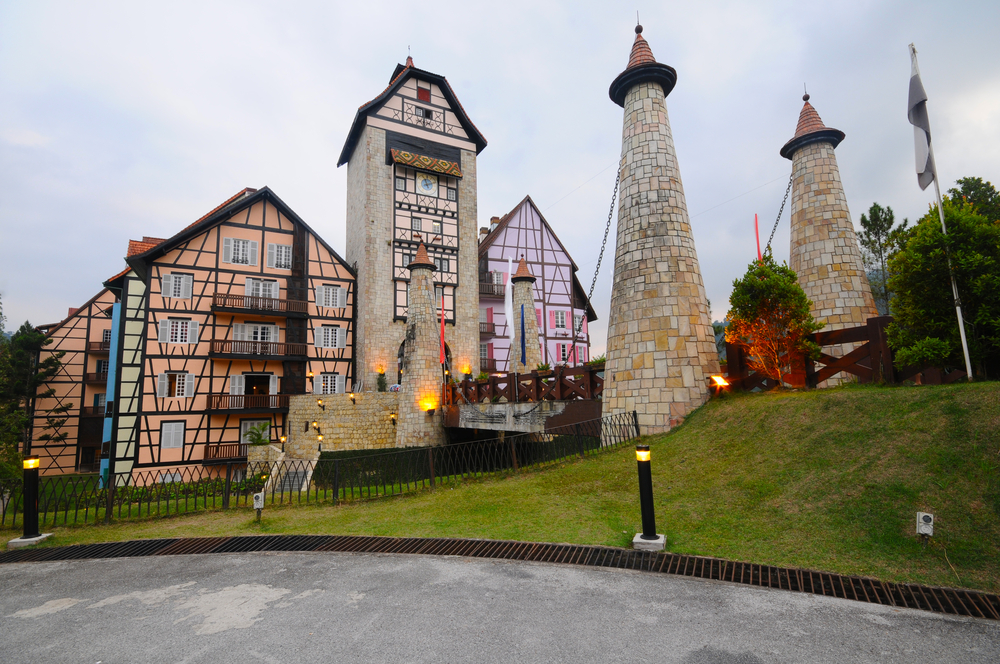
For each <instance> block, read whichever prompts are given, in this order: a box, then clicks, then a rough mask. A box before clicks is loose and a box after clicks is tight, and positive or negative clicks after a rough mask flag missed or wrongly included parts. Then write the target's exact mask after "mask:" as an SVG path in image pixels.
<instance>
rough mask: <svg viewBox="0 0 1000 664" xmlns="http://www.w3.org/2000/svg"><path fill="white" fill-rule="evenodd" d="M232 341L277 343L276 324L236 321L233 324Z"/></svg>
mask: <svg viewBox="0 0 1000 664" xmlns="http://www.w3.org/2000/svg"><path fill="white" fill-rule="evenodd" d="M233 341H262V342H275V343H277V341H278V326H277V325H273V324H270V323H238V324H236V325H233ZM240 352H243V351H240Z"/></svg>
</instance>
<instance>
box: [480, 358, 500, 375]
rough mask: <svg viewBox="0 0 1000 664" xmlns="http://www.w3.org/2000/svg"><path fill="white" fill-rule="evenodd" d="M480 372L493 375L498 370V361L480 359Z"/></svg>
mask: <svg viewBox="0 0 1000 664" xmlns="http://www.w3.org/2000/svg"><path fill="white" fill-rule="evenodd" d="M479 370H480V371H485V372H486V373H493V372H494V371H496V370H497V361H496V360H495V359H494V358H492V357H491V358H485V357H481V358H479Z"/></svg>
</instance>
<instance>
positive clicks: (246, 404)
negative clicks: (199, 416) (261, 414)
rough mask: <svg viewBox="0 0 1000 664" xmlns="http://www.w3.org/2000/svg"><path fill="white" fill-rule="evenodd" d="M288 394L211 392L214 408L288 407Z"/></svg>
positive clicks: (209, 402) (210, 397)
mask: <svg viewBox="0 0 1000 664" xmlns="http://www.w3.org/2000/svg"><path fill="white" fill-rule="evenodd" d="M288 397H289V395H288V394H210V395H208V404H209V406H208V407H209V408H211V409H212V410H265V409H277V408H288Z"/></svg>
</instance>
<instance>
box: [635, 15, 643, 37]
mask: <svg viewBox="0 0 1000 664" xmlns="http://www.w3.org/2000/svg"><path fill="white" fill-rule="evenodd" d="M635 34H637V35H641V34H642V26H641V25H640V24H639V10H638V9H636V10H635Z"/></svg>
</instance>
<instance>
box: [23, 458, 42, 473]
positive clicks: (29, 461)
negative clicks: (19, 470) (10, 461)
mask: <svg viewBox="0 0 1000 664" xmlns="http://www.w3.org/2000/svg"><path fill="white" fill-rule="evenodd" d="M40 461H41V460H40V459H39V458H38V456H37V455H35V456H29V457H24V463H23V466H24V470H38V465H39V463H40Z"/></svg>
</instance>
